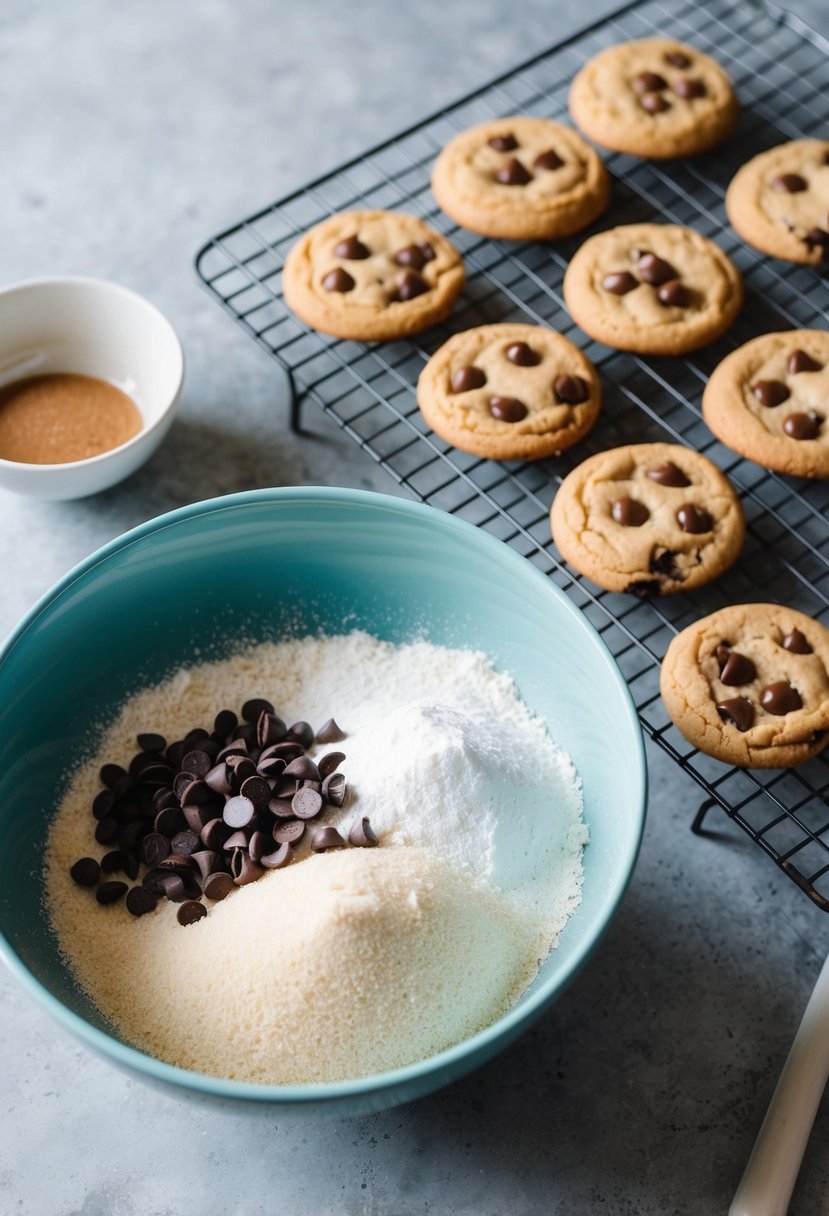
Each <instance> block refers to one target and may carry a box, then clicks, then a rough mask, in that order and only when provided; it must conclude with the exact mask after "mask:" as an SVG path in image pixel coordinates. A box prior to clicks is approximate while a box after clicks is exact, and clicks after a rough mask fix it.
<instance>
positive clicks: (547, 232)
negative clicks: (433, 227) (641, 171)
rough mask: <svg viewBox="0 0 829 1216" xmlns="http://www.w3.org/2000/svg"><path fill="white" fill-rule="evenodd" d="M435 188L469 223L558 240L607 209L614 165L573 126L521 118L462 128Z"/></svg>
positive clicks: (436, 173)
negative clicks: (605, 161) (609, 171)
mask: <svg viewBox="0 0 829 1216" xmlns="http://www.w3.org/2000/svg"><path fill="white" fill-rule="evenodd" d="M432 191H433V193H434V196H435V198H436V199H437V201H438V202H439V203H440V205H441V207H442V208H443V210H444V211H445V212H446V214H447V215H450V216H451V217H452V219H453V220H455V221H456V222H457V223H458V224H460V225H461V227H463V228H469V229H471V230H472V231H473V232H480V233H481V234H482V235H483V236H491V237H501V238H503V239H504V240H515V241H518V240H533V241H551V240H555V239H556V238H557V237H562V236H569V234H570V233H572V232H578V231H579V230H580V229H582V228H586V227H587V225H588V224H591V223H592V222H593V220H595V219H596V218H597V216H599V215H601V213H602V212H603V211H604V210H605V208H606V207H607V204H608V201H609V197H610V187H609V181H608V176H607V171H606V169H605V167H604V165H603V163H602V161H601V159H600V157H599V156H598V154H597V153H596V152H595V151H594V149H593V148H591V147H590V145H589V144H587V143H585V141H584V140H583V139H582V138H581V136H580V135H579V134H578V133H577V132H576V131H574V130H572V128H571V127H565V126H563V125H562V124H561V123H559V122H553V121H552V120H551V119H549V118H530V117H526V116H525V117H514V118H502V119H497V120H495V121H492V122H484V123H481V124H480V125H479V126H477V127H471V128H470V129H469V130H467V131H461V133H460V134H459V135H456V136H455V138H454V139H452V140H451V141H450V142H449V143H448V144H447V145H446V147H445V148H444V149H443V151H442V152H441V153H440V155H439V156H438V158H437V160H436V161H435V166H434V169H433V171H432Z"/></svg>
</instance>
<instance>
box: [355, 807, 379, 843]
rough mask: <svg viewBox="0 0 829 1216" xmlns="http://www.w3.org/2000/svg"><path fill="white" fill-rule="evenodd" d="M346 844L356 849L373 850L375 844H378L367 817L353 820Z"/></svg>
mask: <svg viewBox="0 0 829 1216" xmlns="http://www.w3.org/2000/svg"><path fill="white" fill-rule="evenodd" d="M348 843H349V844H353V845H354V846H355V847H356V848H358V849H373V848H374V846H375V845H376V844H379V841H378V839H377V833H376V832H375V830H374V828H373V827H372V826H371V824H370V823H369V821H368V816H367V815H363V817H362V818H361V819H355V820H354V822H353V823H352V825H351V831H350V832H349V833H348Z"/></svg>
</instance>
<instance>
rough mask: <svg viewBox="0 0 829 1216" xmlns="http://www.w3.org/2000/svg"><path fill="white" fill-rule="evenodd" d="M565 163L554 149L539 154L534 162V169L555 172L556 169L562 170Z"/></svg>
mask: <svg viewBox="0 0 829 1216" xmlns="http://www.w3.org/2000/svg"><path fill="white" fill-rule="evenodd" d="M563 164H564V161H563V160H562V159H561V157H560V156H559V154H558V152H556V151H555V150H554V149H553V148H550V149H549V151H547V152H539V154H538V156H537V157H536V158H535V160H534V161H533V168H534V169H541V170H546V171H547V172H553V171H554V170H555V169H560V168H561V166H562V165H563Z"/></svg>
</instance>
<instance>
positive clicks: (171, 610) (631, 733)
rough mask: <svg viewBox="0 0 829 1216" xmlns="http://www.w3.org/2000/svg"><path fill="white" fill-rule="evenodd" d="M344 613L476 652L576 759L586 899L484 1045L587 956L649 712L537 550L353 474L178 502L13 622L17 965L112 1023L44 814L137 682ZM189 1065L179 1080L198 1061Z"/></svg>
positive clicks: (618, 847) (639, 802)
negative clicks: (54, 926)
mask: <svg viewBox="0 0 829 1216" xmlns="http://www.w3.org/2000/svg"><path fill="white" fill-rule="evenodd" d="M351 629H364V630H367V631H368V632H370V633H372V634H374V635H376V636H378V637H381V638H383V639H387V640H390V641H393V642H404V641H409V640H412V639H413V638H414V637H417V636H425V637H427V638H428V639H429V640H430V641H433V642H436V643H441V644H445V645H449V646H458V647H472V648H476V649H482V650H484V651H485V652H486V653H487V654H488V655H489V656H490V657H491V658H492V659H493V660H494V662H495V664H496V666H497V667H498V668H500V669H502V670H505V671H508V672H510V673H511V674H512V675H513V676H514V678H515V679H516V682H517V684H518V687H519V689H520V691H521V694H522V695H523V697H524V699H525V700H526V701H527V703H528V704H529V705H530V707H531V708H532V709H534V710H535V711H536V712H538V713H539V714H541V715H542V717H543V718H544V719H545V720H546V722H547V723H548V724H549V728H550V730H551V732H552V733H553V735H554V737H555V738H556V739H557V740H558V741H559V742H560V743H561V744H562V745H563V746H564V747H565V748H566V749H567V750H568V751H569V752H570V754H571V755H572V757H573V759H574V761H575V763H576V766H577V768H578V770H579V772H580V774H581V777H582V779H583V783H584V793H585V815H586V819H587V822H588V825H589V828H590V833H591V842H590V844H589V846H588V848H587V850H586V853H585V883H584V893H583V902H582V904H581V906H580V908H579V909H578V911H577V912H576V914H575V915H574V916H573V917H572V918H571V920H570V922H569V923H568V925H567V927H566V929H565V931H564V933H563V935H562V939H561V943H560V945H559V947H558V949H557V950H555V951H554V952H553V953H552V954H551V956H550V957H549V958H548V959H547V961H546V962H545V963H544V966H543V968H542V971H541V974H540V976H539V978H538V979H537V981H536V982H535V984H534V986H533V988H532V989H531V990H530V992H528V993H527V994H525V996H524V997H523V998H522V1000H521V1002H519V1004H518V1006H516V1007H515V1008H514V1009H513V1010H512V1011H510V1013H509V1014H507V1015H506V1016H505V1018H502V1019H501V1023H503V1024H504V1025H503V1026H499V1024H498V1023H496V1025H495V1027H494V1028H491V1033H490V1032H485V1035H486V1034H489V1038H488V1039H487V1044H488V1045H489V1046H488V1048H487V1050H486V1052H485V1054H491V1052H492V1050H495V1046H494V1043H495V1042H496V1040H497V1039H498V1034H499V1032H500V1031H503V1032H504V1033H506V1032H507V1031H509V1033H510V1037H511V1035H512V1033H517V1031H518V1029H520V1027H521V1024H522V1020H525V1014H527V1013H529V1012H531V1011H532V1010H533V1009H534V1008H537V1007H538V1006H539V1004H540V1002H547V1001H549V999H550V997H551V994H552V993H554V992H555V991H557V990H558V989H559V988H560V987H561V986H562V985H563V984H564V983H565V982H566V980H567V979H569V978H570V976H571V975H572V974H573V973H574V971H575V970H576V969H577V967H578V966H579V965H580V963H581V962H582V961H583V960H584V958H585V957H586V955H587V954H588V953H589V951H590V949H591V948H592V946H593V945H594V944H595V941H596V939H597V937H598V936H599V935H600V933H601V931H602V930H603V928H604V927H605V925H606V923H607V921H608V919H609V918H610V916H611V915H612V912H613V910H614V908H615V906H616V904H617V902H618V900H619V898H620V896H621V894H622V892H623V890H624V887H625V885H626V883H627V879H628V877H629V875H630V871H631V869H632V866H633V863H634V860H635V856H636V852H637V848H638V844H639V839H640V834H641V829H642V821H643V814H644V798H645V777H644V765H643V749H642V740H641V732H640V729H639V725H638V722H637V720H636V715H635V712H634V711H633V708H632V705H631V702H630V699H629V696H628V694H627V690H626V688H625V686H624V682H623V680H622V678H621V676H620V674H619V672H618V669H617V668H616V665H615V663H614V662H613V660H612V659H611V658H610V656H609V654H608V652H607V650H606V649H605V647H604V646H603V644H602V643H601V642H600V641H599V640H598V638H597V636H596V635H595V633H594V632H593V631H592V629H591V628H590V626H589V625H588V624H587V622H586V621H585V620H584V618H583V617H582V615H581V614H580V613H579V612H578V610H577V609H575V608H574V607H573V606H572V605H571V604H570V603H569V601H568V600H567V599H566V597H565V596H564V595H563V594H561V593H560V592H557V591H556V589H555V588H554V587H553V586H552V585H551V584H550V583H549V581H548V580H547V579H545V578H543V577H542V576H541V575H540V574H539V572H538V571H536V570H534V569H533V568H532V566H531V565H530V563H529V562H526V561H525V560H524V559H522V558H520V557H518V555H517V554H515V553H514V552H513V551H512V550H510V549H508V548H507V547H506V546H505V545H502V544H500V543H499V542H497V541H494V540H493V539H492V538H490V537H488V536H486V535H484V534H482V533H481V532H480V531H478V530H477V529H474V528H471V527H469V526H468V525H465V524H463V523H461V522H460V521H458V520H455V519H453V518H451V517H449V516H446V515H444V514H442V513H441V512H438V511H434V510H431V509H429V508H425V507H421V506H418V505H415V504H411V503H407V502H402V501H400V500H397V499H392V498H386V497H383V496H380V495H371V494H365V493H361V492H356V491H342V490H275V491H260V492H256V493H250V494H242V495H236V496H233V497H231V498H227V499H218V500H215V501H214V502H212V503H206V504H197V505H196V506H195V507H191V508H184V509H182V510H181V511H178V512H174V513H173V514H172V515H170V516H166V517H163V518H162V519H161V520H159V521H154V522H152V523H150V524H148V525H145V526H144V527H142V528H139V529H137V530H136V531H135V532H133V533H130V534H128V535H127V536H126V537H125V538H122V539H121V540H119V541H115V542H113V544H112V545H110V546H109V547H108V548H107V549H105V550H102V551H101V553H99V554H97V555H95V556H93V558H91V559H89V561H88V562H87V563H85V564H84V565H83V566H82V567H79V568H78V570H76V571H75V572H73V574H71V575H69V576H68V577H67V579H66V580H64V582H63V583H62V584H60V585H59V586H58V588H57V589H56V590H55V591H54V592H52V593H51V594H50V595H48V596H47V597H46V598H45V599H44V601H42V602H41V604H40V605H38V606H37V607H36V608H35V609H34V610H33V612H32V613H31V614H30V617H29V618H27V621H26V622H24V623H23V625H22V626H21V628H20V629H19V630H18V632H17V634H16V635H15V636H14V637H13V638H12V639H11V641H10V643H9V644H8V645H7V648H6V650H5V652H4V653H3V654H2V655H0V707H2V708H1V709H0V717H1V718H2V730H0V832H1V833H2V838H3V840H4V848H3V850H2V851H0V930H2V932H3V933H4V934H5V935H6V938H7V941H8V944H9V946H10V948H11V951H10V956H11V959H12V963H13V965H16V963H15V960H14V955H15V954H16V955H17V958H18V959H19V960H20V961H22V963H23V964H24V966H25V968H28V970H29V972H30V973H31V975H32V976H34V977H35V978H36V979H37V980H38V981H39V982H40V984H42V985H43V986H44V987H45V989H46V990H48V992H49V993H51V994H52V995H53V996H54V997H56V998H57V1000H58V1001H60V1002H61V1003H62V1005H63V1006H65V1008H66V1009H68V1010H71V1011H72V1012H74V1013H76V1014H78V1015H79V1016H80V1017H82V1018H84V1019H86V1020H87V1021H88V1022H89V1023H91V1025H92V1026H96V1027H98V1028H99V1030H106V1027H105V1026H104V1023H103V1021H102V1019H101V1018H100V1016H99V1015H98V1014H97V1012H96V1011H95V1010H94V1009H93V1008H91V1006H90V1004H89V1002H88V1001H87V1000H86V999H85V998H84V997H83V995H82V994H81V993H79V992H78V990H77V989H76V988H75V986H74V984H73V982H72V980H71V977H70V976H69V974H68V973H67V970H66V968H65V966H64V965H63V963H62V961H61V959H60V957H59V955H58V953H57V951H56V948H55V943H54V941H53V938H52V936H51V933H50V931H49V929H48V927H47V925H46V924H45V923H44V914H43V910H42V906H41V898H42V877H41V869H42V859H43V851H44V845H45V840H46V835H47V829H48V824H49V817H50V814H51V812H52V808H53V807H54V806H55V804H56V802H57V801H58V800H59V798H60V791H61V781H62V775H63V774H64V773H65V772H66V770H67V769H68V768H70V767H71V766H72V764H73V762H75V761H76V759H77V758H78V756H79V755H81V754H82V753H83V751H84V749H85V748H86V747H88V746H90V745H91V744H93V743H94V740H95V725H96V723H100V722H101V721H102V720H105V719H106V718H107V716H108V715H110V714H111V713H112V712H113V711H114V710H115V709H116V707H117V706H118V705H119V703H120V702H121V701H123V699H124V698H125V697H126V696H128V695H129V694H130V692H132V691H134V690H135V688H136V686H139V685H142V684H146V683H152V682H155V681H157V680H158V679H160V678H161V677H162V676H164V675H166V674H168V673H170V672H171V671H172V670H174V669H175V668H177V667H179V666H181V665H187V664H192V663H193V662H195V661H198V660H199V659H204V658H206V657H219V656H221V655H224V654H227V653H228V652H229V651H231V650H233V649H235V648H238V647H239V645H240V644H241V643H242V642H243V641H244V640H246V639H247V640H262V639H265V638H272V637H282V636H285V635H297V636H301V635H304V634H306V633H309V632H317V631H323V632H326V633H338V632H343V631H348V630H351ZM334 709H335V707H334ZM333 711H334V710H332V712H333ZM24 978H25V977H24ZM33 988H34V989H35V993H36V995H38V992H39V990H38V989H37V986H36V985H35V986H33ZM47 1003H48V1001H47ZM55 1011H56V1010H55V1009H54V1008H53V1009H52V1012H55ZM74 1029H77V1026H75V1027H74ZM98 1037H99V1039H100V1041H99V1042H98V1041H96V1042H94V1043H93V1046H97V1047H99V1048H100V1049H102V1050H104V1051H107V1052H108V1053H109V1054H110V1055H113V1054H114V1055H115V1057H116V1058H120V1061H121V1062H122V1063H128V1064H132V1065H133V1066H137V1067H139V1069H142V1068H143V1069H144V1071H149V1072H150V1073H153V1074H154V1075H157V1076H158V1075H162V1076H163V1074H164V1070H165V1069H166V1067H167V1066H163V1065H160V1064H158V1062H155V1061H149V1060H148V1058H147V1057H145V1056H141V1055H140V1054H139V1053H136V1052H132V1051H129V1052H126V1053H125V1052H124V1049H123V1048H120V1047H119V1045H118V1044H117V1043H116V1042H115V1040H114V1039H113V1038H112V1037H107V1038H106V1039H104V1038H103V1036H98ZM480 1037H481V1036H479V1038H480ZM119 1052H120V1057H119ZM444 1054H446V1053H444ZM462 1054H463V1053H462V1052H461V1053H460V1055H459V1056H458V1057H457V1058H460V1056H461V1055H462ZM144 1062H146V1063H144ZM468 1066H469V1065H467V1067H468ZM410 1071H414V1072H416V1071H417V1069H414V1070H410ZM167 1072H168V1073H170V1074H172V1073H175V1072H177V1070H173V1069H167ZM178 1076H179V1078H180V1079H183V1080H184V1083H185V1085H186V1084H188V1078H191V1077H192V1076H193V1074H185V1073H179V1074H178ZM168 1079H169V1078H168ZM443 1079H448V1075H447V1076H445V1077H444V1078H443ZM204 1080H205V1082H206V1079H204ZM211 1086H212V1091H211V1092H214V1093H219V1094H225V1095H231V1096H234V1095H236V1096H238V1092H239V1091H241V1090H243V1089H244V1088H245V1087H243V1086H239V1085H234V1083H232V1082H219V1081H213V1080H211V1081H210V1086H207V1084H205V1086H203V1088H209V1087H211ZM259 1088H262V1089H266V1088H267V1087H259ZM322 1088H324V1087H322ZM274 1092H276V1091H274Z"/></svg>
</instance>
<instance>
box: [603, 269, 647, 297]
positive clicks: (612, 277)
mask: <svg viewBox="0 0 829 1216" xmlns="http://www.w3.org/2000/svg"><path fill="white" fill-rule="evenodd" d="M638 286H639V280H638V279H637V278H635V277H634V276H633V275H632V274H631V273H630V271H629V270H614V272H613V273H612V274H606V275H605V277H604V278H603V279H602V287H603V288H604V289H605V291H609V292H611V294H612V295H614V296H626V295H627V293H628V292H629V291H633V289H634V287H638Z"/></svg>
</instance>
